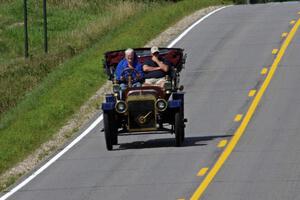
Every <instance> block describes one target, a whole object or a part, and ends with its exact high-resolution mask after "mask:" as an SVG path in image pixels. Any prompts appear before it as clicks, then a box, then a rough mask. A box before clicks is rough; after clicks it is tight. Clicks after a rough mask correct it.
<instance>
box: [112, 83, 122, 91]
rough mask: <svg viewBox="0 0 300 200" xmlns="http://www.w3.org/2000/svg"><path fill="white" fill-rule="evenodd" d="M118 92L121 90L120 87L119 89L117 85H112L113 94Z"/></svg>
mask: <svg viewBox="0 0 300 200" xmlns="http://www.w3.org/2000/svg"><path fill="white" fill-rule="evenodd" d="M120 90H121V87H120V85H119V84H114V85H113V92H114V93H119V92H120Z"/></svg>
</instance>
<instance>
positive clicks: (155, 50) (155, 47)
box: [151, 46, 159, 54]
mask: <svg viewBox="0 0 300 200" xmlns="http://www.w3.org/2000/svg"><path fill="white" fill-rule="evenodd" d="M155 52H158V53H159V50H158V47H157V46H153V47H152V48H151V53H152V54H153V53H155Z"/></svg>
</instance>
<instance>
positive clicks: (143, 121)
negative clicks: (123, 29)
mask: <svg viewBox="0 0 300 200" xmlns="http://www.w3.org/2000/svg"><path fill="white" fill-rule="evenodd" d="M134 52H135V56H137V59H138V60H139V62H140V63H141V64H143V63H144V62H145V60H146V59H151V53H150V48H137V49H134ZM124 56H125V53H124V50H117V51H109V52H106V53H105V55H104V62H103V63H104V70H105V72H106V74H107V75H108V78H109V80H111V81H112V82H113V87H112V92H111V93H110V94H106V96H105V102H103V103H102V110H103V122H104V129H103V130H104V135H105V140H106V147H107V150H112V149H113V145H117V144H118V136H119V135H123V134H139V133H142V134H145V133H149V134H151V133H155V132H157V133H171V134H175V140H174V143H175V145H176V146H181V145H182V143H183V141H184V129H185V123H186V122H187V119H185V118H184V93H183V86H182V85H179V81H180V72H181V70H182V69H183V67H184V64H185V59H186V55H185V54H184V52H183V49H180V48H160V56H161V57H162V58H163V59H164V60H167V61H168V65H169V73H168V75H167V76H166V77H165V78H166V82H165V84H164V87H163V88H162V87H160V86H152V85H150V86H149V85H148V86H142V87H132V84H131V76H130V74H129V75H128V76H127V78H126V81H128V87H127V89H126V90H125V91H123V95H120V91H121V88H120V85H119V83H118V81H116V79H115V76H114V74H115V70H116V67H117V65H118V63H119V62H120V61H121V60H122V59H123V58H124ZM127 69H128V68H127ZM127 69H126V70H127ZM127 74H128V71H127Z"/></svg>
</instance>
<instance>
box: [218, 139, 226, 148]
mask: <svg viewBox="0 0 300 200" xmlns="http://www.w3.org/2000/svg"><path fill="white" fill-rule="evenodd" d="M226 144H227V140H222V141H220V142H219V144H218V147H219V148H222V147H225V146H226Z"/></svg>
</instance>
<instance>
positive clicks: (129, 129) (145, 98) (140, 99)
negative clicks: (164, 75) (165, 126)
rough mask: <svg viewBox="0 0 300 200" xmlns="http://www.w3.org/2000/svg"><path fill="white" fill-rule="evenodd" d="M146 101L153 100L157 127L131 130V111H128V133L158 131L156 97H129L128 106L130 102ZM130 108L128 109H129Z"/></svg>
mask: <svg viewBox="0 0 300 200" xmlns="http://www.w3.org/2000/svg"><path fill="white" fill-rule="evenodd" d="M145 100H152V101H153V102H154V105H153V108H154V118H155V119H154V120H155V127H152V128H130V117H129V110H127V111H128V131H129V132H131V131H155V130H157V127H156V125H157V108H156V105H155V104H156V97H155V96H154V95H150V94H148V95H132V96H127V100H126V103H127V105H128V102H130V101H145ZM127 108H128V107H127Z"/></svg>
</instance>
